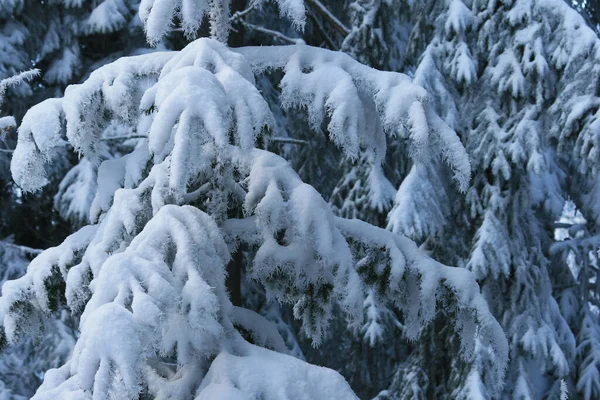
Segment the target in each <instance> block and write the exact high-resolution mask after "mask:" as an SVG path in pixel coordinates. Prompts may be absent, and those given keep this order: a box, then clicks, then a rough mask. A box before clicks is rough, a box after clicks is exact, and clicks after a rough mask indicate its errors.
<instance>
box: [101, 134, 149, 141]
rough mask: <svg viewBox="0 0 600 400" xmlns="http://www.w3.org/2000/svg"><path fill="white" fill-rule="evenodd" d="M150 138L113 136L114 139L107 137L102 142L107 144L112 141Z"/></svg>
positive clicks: (145, 137) (143, 136) (142, 136)
mask: <svg viewBox="0 0 600 400" xmlns="http://www.w3.org/2000/svg"><path fill="white" fill-rule="evenodd" d="M147 138H148V136H146V135H130V136H112V137H106V138H102V139H101V140H104V141H106V142H108V141H111V140H129V139H147Z"/></svg>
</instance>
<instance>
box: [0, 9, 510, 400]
mask: <svg viewBox="0 0 600 400" xmlns="http://www.w3.org/2000/svg"><path fill="white" fill-rule="evenodd" d="M163 2H164V3H165V4H166V1H164V0H163ZM143 4H144V3H143ZM160 4H162V3H161V2H159V1H157V2H155V5H154V6H153V8H152V10H156V7H158V6H159V5H160ZM185 4H187V3H184V6H185ZM281 4H283V3H281V2H280V5H281ZM286 4H287V3H286ZM294 4H295V3H294ZM294 4H292V3H290V5H289V7H290V8H289V9H294V10H295V9H296V8H297V5H294ZM292 5H293V7H292ZM184 6H181V9H182V10H184V9H186V7H187V6H185V7H184ZM161 15H163V16H164V15H170V14H169V13H167V12H164V13H163V14H161ZM185 18H186V17H185V16H184V17H183V20H184V21H185ZM148 21H150V17H149V19H148ZM147 27H148V30H149V31H150V29H151V24H150V22H147ZM272 69H280V70H282V71H283V78H282V80H281V91H282V94H281V105H282V106H283V107H284V108H290V107H299V108H303V109H305V110H306V113H307V116H308V120H309V122H310V125H311V126H312V127H313V128H315V129H321V128H325V129H326V130H327V132H328V134H329V136H330V138H331V140H332V141H333V142H335V143H336V144H337V145H338V146H340V147H341V148H342V149H343V150H344V152H345V153H346V154H347V155H348V156H349V157H358V156H359V155H360V154H364V153H371V154H372V155H374V156H375V157H376V158H379V159H381V157H382V156H383V154H384V153H385V149H386V140H387V139H388V138H390V137H393V138H395V140H405V141H407V143H408V145H409V148H410V149H411V154H412V156H413V158H414V159H415V160H417V161H418V162H419V163H420V164H422V165H428V163H429V162H432V163H436V162H438V160H439V159H443V160H444V161H445V162H446V163H447V164H448V165H449V166H450V168H451V169H452V171H453V173H454V178H455V180H456V182H457V184H458V186H459V188H461V189H465V188H466V187H467V184H468V181H469V176H470V170H469V161H468V158H467V156H466V153H465V150H464V148H463V147H462V145H461V144H460V141H459V140H458V138H457V136H456V134H455V133H454V132H453V131H452V130H451V129H450V128H448V126H447V125H446V124H444V122H443V121H442V120H441V119H440V118H439V117H438V116H437V115H436V114H435V112H433V110H432V108H431V107H430V106H429V104H428V102H427V92H426V91H425V90H424V89H422V88H421V87H419V86H417V85H415V84H413V83H412V82H411V80H410V79H409V78H408V77H407V76H405V75H402V74H397V73H390V72H380V71H376V70H374V69H371V68H368V67H365V66H363V65H361V64H359V63H358V62H356V61H354V60H353V59H352V58H350V57H349V56H347V55H344V54H341V53H337V52H331V51H327V50H323V49H319V48H312V47H308V46H304V45H298V46H289V47H257V48H241V49H235V50H232V49H229V48H227V47H226V46H224V45H223V44H221V43H220V42H218V41H215V40H212V39H199V40H197V41H195V42H193V43H191V44H190V45H188V46H187V47H186V48H185V49H183V50H182V51H180V52H162V53H152V54H147V55H143V56H137V57H131V58H123V59H120V60H118V61H116V62H114V63H112V64H109V65H106V66H104V67H102V68H100V69H98V70H97V71H95V72H94V73H92V75H91V76H90V77H89V79H87V81H85V82H84V83H83V84H81V85H73V86H71V87H69V88H68V89H67V90H66V93H65V96H64V98H62V99H50V100H46V101H45V102H43V103H41V104H39V105H37V106H35V107H33V108H32V109H31V110H30V111H29V112H28V113H27V114H26V116H25V117H24V119H23V122H22V124H21V126H20V128H19V139H18V145H17V148H16V150H15V152H14V156H13V160H12V165H11V170H12V173H13V177H14V179H15V181H16V182H17V183H18V184H19V185H20V186H21V187H22V188H23V189H24V190H28V191H32V190H36V189H38V188H40V187H41V186H43V185H44V184H45V183H46V182H47V174H48V171H49V169H50V168H52V161H53V159H54V157H56V156H58V154H60V151H59V150H61V149H63V147H64V146H65V143H66V141H68V142H69V143H70V144H71V145H72V146H73V147H74V148H75V149H76V150H77V151H78V152H79V153H80V154H81V155H82V156H83V157H84V158H85V159H86V160H87V162H90V163H92V164H96V165H99V167H98V178H97V186H96V187H95V194H94V199H93V202H92V204H91V209H90V223H91V225H89V226H86V227H84V228H82V229H81V230H79V231H78V232H76V233H74V234H72V235H71V236H70V237H68V238H67V239H66V240H65V241H64V242H63V244H61V245H60V246H58V247H56V248H51V249H48V250H46V251H44V252H43V253H42V254H40V255H39V256H38V257H37V258H36V259H34V261H33V262H32V263H31V265H30V266H29V268H28V271H27V274H26V275H25V276H23V277H22V278H20V279H18V280H15V281H10V282H7V283H6V284H5V285H4V286H3V289H2V295H3V296H2V298H0V317H1V318H2V321H3V325H4V330H5V334H6V336H7V338H8V340H9V341H15V340H16V339H17V338H18V336H19V335H21V334H23V333H25V334H32V333H35V332H36V331H37V330H39V329H42V328H43V324H44V319H45V315H46V314H47V313H49V312H51V311H52V310H54V309H56V308H58V307H60V306H61V305H62V304H66V305H68V306H69V307H70V309H71V310H73V311H75V312H81V313H82V314H81V323H80V332H81V336H80V337H79V339H78V341H77V344H76V346H75V350H74V354H73V357H72V359H71V360H70V361H69V362H68V363H67V364H66V365H64V366H63V367H61V368H59V369H57V370H52V371H50V372H48V373H47V374H46V378H45V381H44V384H43V385H42V387H41V388H40V390H39V391H38V392H37V394H36V396H35V398H36V399H56V398H67V397H69V396H70V397H69V398H77V399H80V398H81V399H89V398H93V399H100V398H106V397H110V396H116V397H118V398H139V397H140V396H142V397H146V396H149V397H151V398H178V399H188V398H195V399H205V398H211V396H214V394H215V393H217V392H218V393H227V394H228V395H230V396H231V398H248V397H245V396H250V397H251V398H252V396H256V397H260V398H264V399H285V398H293V399H299V398H306V399H318V398H323V399H326V398H333V397H335V398H353V397H354V394H353V393H352V391H351V390H350V388H349V386H348V385H347V383H346V382H345V381H344V380H343V379H342V378H341V376H339V375H338V374H337V373H334V372H333V371H328V370H322V369H319V368H318V367H313V366H310V365H308V364H306V363H303V362H300V361H298V360H294V359H292V358H291V357H290V356H288V355H284V354H280V353H286V352H287V350H286V348H285V345H284V344H283V340H282V339H281V337H280V336H279V333H278V332H277V330H276V329H275V328H274V326H273V325H271V323H270V322H268V321H267V320H265V319H264V318H263V317H261V316H260V315H258V314H256V313H254V312H252V311H250V310H247V309H243V308H239V307H236V306H233V305H232V304H231V302H230V300H229V295H228V293H227V290H226V287H225V275H226V266H227V264H228V262H229V261H230V259H231V254H232V253H233V252H234V251H235V250H236V248H237V247H238V245H240V244H244V246H246V248H249V249H251V251H250V252H249V253H250V254H251V257H252V260H251V262H250V263H249V265H246V270H247V274H248V276H249V278H251V279H253V280H255V281H256V282H258V283H259V284H260V285H262V286H263V287H264V289H265V291H266V293H267V295H268V296H269V297H271V298H275V299H276V300H278V301H279V302H282V303H289V304H292V305H293V308H294V316H295V317H296V318H297V319H299V320H300V321H301V323H302V328H303V330H304V332H305V334H306V335H308V336H309V337H310V338H312V340H313V343H314V344H315V345H318V344H319V343H320V342H321V340H322V338H323V334H324V333H325V332H326V330H327V328H328V322H329V320H330V319H331V316H332V313H333V311H334V305H335V304H337V305H338V306H340V307H341V309H342V310H343V311H344V312H345V313H346V315H347V318H348V320H349V321H350V323H351V324H360V323H361V322H362V318H363V312H362V307H363V304H362V303H363V300H364V297H365V296H364V294H365V292H366V291H367V290H368V289H371V290H373V293H374V296H376V297H377V299H378V301H380V302H383V303H387V304H389V305H390V306H393V307H396V308H397V309H398V310H400V311H401V313H402V315H403V317H404V320H403V323H404V325H405V332H406V334H407V335H408V336H409V338H412V339H415V338H417V337H418V336H419V333H420V331H421V329H422V328H423V327H424V326H425V325H426V324H427V323H429V322H430V321H431V320H432V319H433V318H434V316H435V314H436V308H437V306H438V305H442V306H443V307H444V309H446V310H447V311H448V313H449V314H450V315H454V316H455V317H454V320H453V323H454V326H455V328H456V330H457V331H458V333H459V334H460V337H461V339H462V342H461V344H462V348H463V350H464V351H463V352H462V354H463V356H464V357H465V358H467V359H468V358H469V357H471V355H472V352H473V348H474V346H475V342H477V343H478V346H484V348H486V349H487V353H486V354H487V355H488V356H489V357H490V359H492V360H493V361H494V362H493V363H492V364H491V365H492V367H491V368H490V370H489V371H488V376H489V379H490V381H491V382H493V384H495V385H496V386H501V384H502V380H503V373H504V367H505V365H506V361H507V351H508V350H507V342H506V339H505V337H504V334H503V332H502V330H501V328H500V326H499V325H498V323H497V322H496V320H495V319H494V318H493V317H492V315H491V314H490V312H489V310H488V307H487V305H486V302H485V300H484V299H483V297H482V296H481V295H480V293H479V287H478V285H477V283H476V281H475V279H474V277H473V275H472V274H471V273H470V272H468V271H466V270H465V269H459V268H451V267H446V266H444V265H441V264H439V263H437V262H435V261H433V260H431V259H430V258H428V257H427V256H426V255H424V254H423V253H422V252H421V251H420V250H418V248H417V247H416V245H415V244H414V243H413V242H412V241H410V240H409V239H407V238H405V237H403V236H400V235H396V234H393V233H391V232H388V231H385V230H382V229H379V228H376V227H374V226H372V225H369V224H367V223H365V222H361V221H359V220H347V219H343V218H339V217H335V216H334V215H333V214H332V212H331V210H330V208H329V206H328V204H327V203H326V202H325V201H324V200H323V198H322V197H321V195H320V194H319V193H318V192H317V191H316V190H315V189H314V188H313V187H311V186H310V185H307V184H305V183H303V182H302V181H301V180H300V178H299V177H298V175H297V174H296V173H295V172H294V171H293V170H292V169H291V167H290V166H289V164H288V163H287V162H286V161H285V160H283V159H282V158H280V157H279V156H277V155H275V154H273V153H269V152H266V151H263V150H259V149H258V148H257V147H259V146H258V145H257V143H260V142H264V141H266V140H268V138H269V135H270V132H271V131H272V130H274V129H275V124H274V122H273V121H274V117H273V114H272V112H271V110H270V108H269V105H268V104H267V102H266V101H265V100H264V98H263V97H262V95H261V93H260V92H259V90H258V89H257V87H256V85H255V75H256V74H261V73H262V72H264V71H266V70H272ZM115 135H121V136H126V137H127V135H129V136H130V137H132V139H130V141H131V142H132V143H133V145H132V148H133V150H132V151H131V152H128V153H126V154H120V153H117V154H116V155H115V153H114V152H111V151H109V150H110V148H109V146H110V145H111V143H112V141H111V140H106V139H110V138H111V137H114V136H115ZM65 139H66V140H65ZM236 209H237V210H243V215H233V212H232V210H236ZM240 217H243V218H240ZM57 293H58V294H57ZM241 332H247V333H249V334H250V335H251V339H252V343H253V344H250V343H249V342H248V341H247V340H246V339H245V338H244V337H243V336H242V334H241ZM267 349H270V350H267ZM271 350H274V351H271ZM257 366H258V368H264V369H265V372H266V371H269V372H268V373H262V372H261V373H258V372H260V371H258V372H257Z"/></svg>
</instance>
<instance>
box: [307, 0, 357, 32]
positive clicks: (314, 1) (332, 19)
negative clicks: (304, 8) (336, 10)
mask: <svg viewBox="0 0 600 400" xmlns="http://www.w3.org/2000/svg"><path fill="white" fill-rule="evenodd" d="M306 2H307V3H308V4H310V5H311V6H313V8H314V9H315V11H317V12H318V13H319V14H320V15H321V16H322V17H323V18H325V19H326V20H327V22H329V23H330V24H331V25H332V26H333V27H334V28H335V29H336V30H337V31H338V32H339V33H340V34H341V35H342V36H343V37H346V36H348V34H349V33H350V29H348V28H347V27H346V25H344V24H343V23H342V21H340V20H339V19H338V18H337V17H336V16H335V15H333V14H332V13H331V11H329V9H327V7H325V6H324V5H323V3H321V2H320V1H319V0H306Z"/></svg>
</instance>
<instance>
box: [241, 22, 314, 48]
mask: <svg viewBox="0 0 600 400" xmlns="http://www.w3.org/2000/svg"><path fill="white" fill-rule="evenodd" d="M239 22H240V23H241V24H242V25H244V26H245V27H246V28H248V29H251V30H253V31H255V32H260V33H263V34H265V35H269V36H271V37H273V38H275V39H279V40H281V41H283V42H286V43H291V44H305V42H304V40H302V39H300V38H291V37H288V36H285V35H284V34H283V33H281V32H277V31H274V30H272V29H267V28H263V27H262V26H258V25H254V24H250V23H248V22H246V21H241V20H240V21H239Z"/></svg>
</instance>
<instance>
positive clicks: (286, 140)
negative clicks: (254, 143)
mask: <svg viewBox="0 0 600 400" xmlns="http://www.w3.org/2000/svg"><path fill="white" fill-rule="evenodd" d="M270 141H271V142H278V143H289V144H299V145H305V144H308V142H307V141H306V140H302V139H294V138H287V137H279V136H276V137H272V138H271V139H270Z"/></svg>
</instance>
